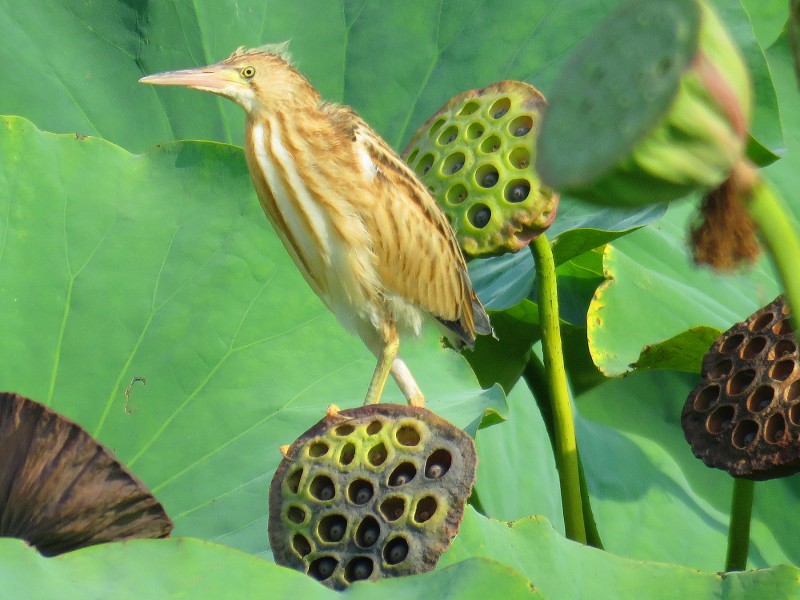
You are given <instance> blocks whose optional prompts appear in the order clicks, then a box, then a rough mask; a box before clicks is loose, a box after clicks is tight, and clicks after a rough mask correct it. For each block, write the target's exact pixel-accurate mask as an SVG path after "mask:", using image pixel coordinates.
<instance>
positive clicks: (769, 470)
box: [681, 296, 800, 480]
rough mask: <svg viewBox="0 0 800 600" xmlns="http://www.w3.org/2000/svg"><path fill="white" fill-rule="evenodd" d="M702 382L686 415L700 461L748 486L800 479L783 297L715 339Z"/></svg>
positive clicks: (792, 344)
mask: <svg viewBox="0 0 800 600" xmlns="http://www.w3.org/2000/svg"><path fill="white" fill-rule="evenodd" d="M701 375H702V377H703V380H702V381H701V382H700V383H699V384H698V385H697V387H695V388H694V390H692V392H691V393H690V394H689V397H688V398H687V399H686V404H685V405H684V407H683V414H682V415H681V425H682V426H683V431H684V434H685V435H686V440H687V441H688V442H689V444H690V445H691V447H692V452H694V454H695V456H697V457H698V458H699V459H701V460H702V461H703V462H704V463H706V465H708V466H709V467H715V468H717V469H722V470H723V471H727V472H728V473H730V474H731V475H733V476H734V477H744V478H747V479H755V480H761V479H772V478H775V477H783V476H785V475H791V474H792V473H796V472H797V471H800V446H798V439H800V366H799V365H798V351H797V341H796V339H795V335H794V332H793V330H792V325H791V321H790V318H789V307H788V306H787V305H786V304H785V303H784V298H783V296H778V297H777V298H776V299H775V300H774V301H773V302H772V303H771V304H768V305H767V306H765V307H764V308H762V309H760V310H758V311H756V312H755V313H753V314H752V315H751V316H750V317H749V318H748V319H747V320H746V321H745V322H743V323H737V324H736V325H734V326H733V327H731V328H730V329H729V330H728V331H726V332H725V333H723V334H722V335H721V336H720V337H719V338H717V340H716V341H715V342H714V344H713V345H712V346H711V349H710V350H709V351H708V352H707V353H706V355H705V357H704V358H703V366H702V370H701Z"/></svg>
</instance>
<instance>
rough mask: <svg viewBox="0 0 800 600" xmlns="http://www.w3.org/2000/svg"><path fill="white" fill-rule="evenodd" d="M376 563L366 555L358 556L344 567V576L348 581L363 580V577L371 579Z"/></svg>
mask: <svg viewBox="0 0 800 600" xmlns="http://www.w3.org/2000/svg"><path fill="white" fill-rule="evenodd" d="M374 568H375V565H374V564H373V563H372V559H371V558H368V557H366V556H356V557H355V558H354V559H353V560H351V561H350V562H349V563H347V566H346V567H345V568H344V578H345V579H347V581H361V580H363V579H369V576H370V575H372V571H373V570H374Z"/></svg>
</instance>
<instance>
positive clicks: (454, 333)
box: [141, 45, 491, 406]
mask: <svg viewBox="0 0 800 600" xmlns="http://www.w3.org/2000/svg"><path fill="white" fill-rule="evenodd" d="M141 81H142V82H144V83H153V84H158V85H182V86H186V87H191V88H194V89H199V90H203V91H208V92H212V93H214V94H218V95H221V96H225V97H227V98H230V99H231V100H233V101H234V102H236V103H237V104H239V105H240V106H242V108H244V110H245V112H246V114H247V116H246V121H245V156H246V158H247V165H248V167H249V170H250V175H251V178H252V180H253V185H254V186H255V189H256V193H257V194H258V197H259V199H260V201H261V204H262V206H263V207H264V211H265V212H266V214H267V217H268V218H269V220H270V221H271V223H272V225H273V227H274V229H275V231H276V233H277V234H278V236H279V237H280V238H281V240H282V241H283V244H284V246H285V247H286V250H287V251H288V252H289V254H290V256H291V257H292V259H293V260H294V262H295V264H296V265H297V267H298V268H299V269H300V272H301V273H302V274H303V276H304V277H305V279H306V281H307V282H308V284H309V285H310V286H311V288H312V289H313V290H314V291H315V292H316V293H317V295H318V296H319V297H320V298H321V299H322V301H323V302H324V303H325V304H326V306H327V307H328V308H329V309H330V310H331V311H332V312H333V313H334V314H335V315H336V317H337V318H338V319H339V321H340V322H341V323H342V325H343V326H344V327H345V328H347V329H348V330H350V331H352V332H354V333H357V334H358V335H359V336H360V337H361V339H362V340H363V341H364V343H365V344H366V345H367V347H368V348H369V349H370V350H371V351H372V352H373V353H374V354H375V355H376V356H377V358H378V364H377V366H376V368H375V372H374V373H373V377H372V380H371V382H370V387H369V390H368V392H367V398H366V400H365V403H370V402H378V401H379V399H380V396H381V393H382V391H383V386H384V384H385V382H386V378H387V376H388V374H389V372H390V371H391V373H392V375H393V376H394V378H395V380H396V381H397V383H398V385H399V386H400V388H401V390H402V391H403V394H404V395H405V396H406V398H407V399H408V401H409V403H411V404H415V405H420V406H421V405H423V404H424V398H423V395H422V392H421V391H420V389H419V387H418V386H417V384H416V382H415V381H414V378H413V377H412V375H411V373H410V372H409V370H408V368H407V367H406V365H405V363H403V361H402V360H400V358H399V357H398V356H397V348H398V345H399V340H398V330H399V331H400V332H401V333H412V334H418V333H419V331H420V328H421V325H422V320H423V317H424V315H425V314H426V313H427V314H429V315H431V316H433V317H434V318H435V319H437V320H438V321H439V323H441V324H442V325H443V326H444V327H445V329H446V333H447V334H448V336H449V337H450V338H451V340H452V341H453V342H454V343H455V344H456V345H458V346H461V345H464V344H466V345H468V346H472V345H473V344H474V342H475V337H476V335H477V334H488V333H491V326H490V325H489V318H488V316H487V315H486V312H485V310H484V309H483V306H481V304H480V302H479V301H478V298H477V296H476V295H475V291H474V290H473V289H472V285H471V283H470V281H469V277H468V275H467V268H466V264H465V262H464V258H463V257H462V255H461V251H460V250H459V247H458V243H457V242H456V239H455V236H454V235H453V232H452V230H451V229H450V225H449V223H448V222H447V219H446V217H445V216H444V214H443V213H442V211H441V210H440V209H439V207H438V206H437V205H436V202H435V200H434V199H433V198H432V197H431V195H430V193H429V192H428V190H427V189H426V188H425V187H424V186H423V185H422V183H420V182H419V180H418V179H417V178H416V176H415V175H414V173H413V172H412V171H411V169H409V168H408V167H407V166H406V164H405V163H404V162H403V161H402V159H400V158H399V157H398V156H397V154H396V153H395V152H394V151H393V150H392V149H391V148H390V147H389V146H388V145H387V144H386V142H384V141H383V140H382V139H381V138H380V137H379V136H378V135H377V134H376V133H375V132H374V131H373V130H372V129H370V127H369V126H368V125H367V124H366V123H365V122H364V121H363V120H362V119H361V118H360V117H359V116H358V115H357V114H356V113H355V112H354V111H353V110H352V109H350V108H348V107H345V106H341V105H338V104H334V103H331V102H325V101H323V99H322V98H321V97H320V95H319V93H318V92H317V91H316V90H315V89H314V88H313V87H312V86H311V84H310V83H309V82H308V81H307V80H306V79H305V77H303V76H302V75H301V74H300V73H299V72H298V71H297V70H296V69H295V68H294V67H292V66H291V65H290V64H289V62H288V55H287V54H286V49H285V45H281V46H272V47H264V48H261V49H257V50H243V49H241V48H240V49H239V50H237V51H236V52H234V53H233V54H232V55H231V56H230V57H229V58H227V59H225V60H223V61H221V62H219V63H217V64H215V65H210V66H208V67H201V68H198V69H187V70H183V71H172V72H168V73H159V74H156V75H150V76H148V77H144V78H142V80H141Z"/></svg>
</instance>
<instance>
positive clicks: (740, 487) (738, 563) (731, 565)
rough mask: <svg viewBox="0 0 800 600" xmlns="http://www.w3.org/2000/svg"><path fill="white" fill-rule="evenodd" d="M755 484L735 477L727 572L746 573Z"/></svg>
mask: <svg viewBox="0 0 800 600" xmlns="http://www.w3.org/2000/svg"><path fill="white" fill-rule="evenodd" d="M754 488H755V482H754V481H752V480H751V479H742V478H741V477H734V479H733V494H732V496H731V520H730V525H729V527H728V554H727V556H726V558H725V570H726V571H744V570H745V569H746V568H747V554H748V551H749V549H750V516H751V515H752V512H753V492H754Z"/></svg>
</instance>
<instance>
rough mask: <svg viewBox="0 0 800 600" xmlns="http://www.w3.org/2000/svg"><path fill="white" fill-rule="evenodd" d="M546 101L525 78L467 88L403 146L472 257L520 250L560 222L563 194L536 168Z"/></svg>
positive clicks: (462, 246)
mask: <svg viewBox="0 0 800 600" xmlns="http://www.w3.org/2000/svg"><path fill="white" fill-rule="evenodd" d="M545 104H546V101H545V99H544V96H542V95H541V94H540V93H539V92H538V91H537V90H536V88H534V87H533V86H530V85H528V84H527V83H522V82H520V81H500V82H498V83H494V84H492V85H490V86H488V87H485V88H483V89H481V90H470V91H467V92H464V93H462V94H459V95H457V96H455V97H454V98H452V99H451V100H450V101H449V102H447V104H445V105H444V106H443V107H442V108H440V109H439V110H438V111H437V112H436V113H435V114H434V115H433V116H432V117H431V118H430V119H428V120H427V121H426V122H425V124H424V125H423V126H422V127H420V128H419V129H418V130H417V131H416V133H415V134H414V135H413V137H412V138H411V141H410V142H409V143H408V146H407V147H406V149H405V151H404V152H403V156H404V158H405V159H406V160H407V161H408V164H409V165H411V167H412V168H413V169H414V171H415V172H416V173H417V175H418V176H419V177H420V179H422V181H423V182H424V183H425V184H426V185H427V186H428V189H429V190H430V191H431V193H432V194H433V196H434V197H435V198H436V200H437V202H438V203H439V206H441V207H442V209H443V210H444V212H445V213H446V214H447V216H448V218H449V219H450V223H451V225H452V226H453V229H454V230H455V232H456V236H457V237H458V241H459V244H460V245H461V248H462V250H463V251H464V253H465V254H466V255H467V257H475V256H493V255H497V254H503V253H505V252H516V251H517V250H520V249H521V248H523V247H525V246H526V245H528V244H529V243H530V241H531V240H532V239H533V238H535V237H536V236H537V235H539V234H540V233H542V232H543V231H544V230H545V229H547V228H548V227H549V226H550V224H551V223H552V222H553V219H554V218H555V215H556V208H557V206H558V195H557V194H556V193H555V192H553V190H551V189H549V188H546V187H543V186H542V185H541V184H540V183H539V179H538V177H537V176H536V174H535V173H534V172H533V170H532V169H531V165H532V164H533V160H534V159H535V156H536V131H537V130H538V126H539V119H540V111H541V109H542V107H543V106H544V105H545Z"/></svg>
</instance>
